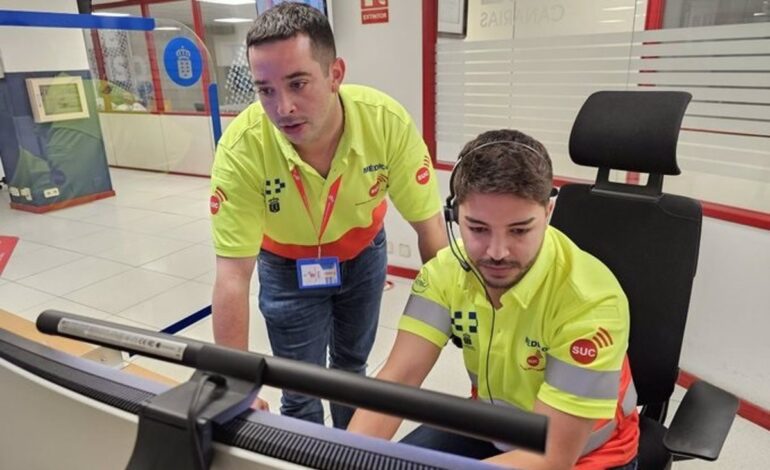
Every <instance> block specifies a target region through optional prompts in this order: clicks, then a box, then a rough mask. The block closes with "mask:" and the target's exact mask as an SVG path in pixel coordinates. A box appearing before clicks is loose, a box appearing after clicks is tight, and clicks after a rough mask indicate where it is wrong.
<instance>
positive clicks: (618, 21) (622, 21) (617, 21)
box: [599, 20, 626, 23]
mask: <svg viewBox="0 0 770 470" xmlns="http://www.w3.org/2000/svg"><path fill="white" fill-rule="evenodd" d="M625 22H626V21H625V20H601V21H600V22H599V23H625Z"/></svg>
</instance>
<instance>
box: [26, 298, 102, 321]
mask: <svg viewBox="0 0 770 470" xmlns="http://www.w3.org/2000/svg"><path fill="white" fill-rule="evenodd" d="M44 310H59V311H60V312H66V313H74V314H75V315H81V316H84V317H90V318H95V319H97V320H104V319H105V318H107V317H108V316H110V314H109V313H107V312H103V311H101V310H97V309H95V308H91V307H88V306H86V305H83V304H79V303H77V302H72V301H71V300H67V299H64V298H62V297H54V298H52V299H50V300H46V301H45V302H43V303H41V304H38V305H35V306H34V307H30V308H28V309H26V310H22V311H20V312H14V313H16V314H17V315H19V316H20V317H23V318H26V319H27V320H29V321H32V322H34V321H35V320H37V317H38V315H40V313H42V312H43V311H44Z"/></svg>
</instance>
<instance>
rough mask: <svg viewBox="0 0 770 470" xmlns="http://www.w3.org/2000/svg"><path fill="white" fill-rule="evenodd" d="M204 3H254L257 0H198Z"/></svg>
mask: <svg viewBox="0 0 770 470" xmlns="http://www.w3.org/2000/svg"><path fill="white" fill-rule="evenodd" d="M198 1H199V2H203V3H216V4H218V5H249V4H251V5H253V4H254V3H256V0H198Z"/></svg>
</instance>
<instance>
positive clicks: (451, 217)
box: [444, 140, 559, 405]
mask: <svg viewBox="0 0 770 470" xmlns="http://www.w3.org/2000/svg"><path fill="white" fill-rule="evenodd" d="M502 144H505V145H510V146H512V147H521V148H523V149H525V150H527V151H529V152H532V153H534V154H535V155H537V156H538V157H539V158H541V159H543V160H545V159H546V158H547V157H546V156H545V155H543V154H542V153H541V152H539V151H538V150H536V149H535V148H534V147H532V146H530V145H527V144H524V143H522V142H517V141H515V140H495V141H492V142H485V143H483V144H480V145H478V146H476V147H473V148H472V149H470V150H468V151H467V152H464V153H462V154H460V155H459V156H458V157H457V162H456V163H455V166H454V168H452V173H450V175H449V196H448V197H447V198H446V202H445V203H444V224H445V225H446V232H447V238H448V239H449V249H450V250H451V251H452V255H454V257H455V259H457V262H458V263H460V267H462V268H463V270H464V271H465V272H470V273H472V274H473V276H474V277H475V278H476V279H477V280H478V281H479V284H480V285H481V288H482V289H484V294H485V296H486V298H487V302H489V305H490V307H492V325H491V329H490V331H492V332H494V331H495V317H496V314H497V309H496V308H495V303H494V302H493V301H492V296H491V295H490V294H489V290H488V289H487V285H486V283H485V282H484V279H482V277H481V274H479V273H478V271H477V270H476V269H475V268H474V267H473V266H472V265H471V262H470V261H469V260H468V258H466V257H465V256H464V255H463V253H462V251H461V250H460V246H459V245H458V243H457V239H456V238H455V235H454V231H453V230H452V223H456V224H459V213H458V212H459V211H458V205H457V200H456V199H457V198H456V195H455V187H454V181H455V174H456V173H457V169H458V168H459V167H460V165H462V162H463V160H466V159H467V156H468V155H470V154H472V153H474V152H476V151H478V150H481V149H483V148H485V147H490V146H492V145H502ZM558 194H559V190H558V189H557V188H552V189H551V194H550V197H556V196H557V195H558ZM457 340H459V338H457V337H456V336H454V335H453V336H452V342H453V343H454V344H455V345H456V346H458V347H460V348H462V341H457ZM458 342H459V344H458ZM491 350H492V335H490V337H489V343H488V344H487V356H486V361H485V369H486V370H485V373H484V378H485V379H486V385H487V394H488V395H489V400H490V401H491V403H492V404H493V405H494V403H495V399H494V398H493V396H492V389H491V387H490V386H489V353H490V352H491Z"/></svg>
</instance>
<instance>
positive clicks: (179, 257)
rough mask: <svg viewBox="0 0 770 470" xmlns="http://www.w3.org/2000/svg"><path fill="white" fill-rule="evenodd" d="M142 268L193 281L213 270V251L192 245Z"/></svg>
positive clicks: (209, 248)
mask: <svg viewBox="0 0 770 470" xmlns="http://www.w3.org/2000/svg"><path fill="white" fill-rule="evenodd" d="M142 268H144V269H149V270H151V271H158V272H161V273H165V274H171V275H172V276H177V277H183V278H185V279H194V278H196V277H198V276H202V275H204V274H206V273H207V272H209V271H211V270H212V269H214V268H215V257H214V249H213V248H212V247H205V246H203V245H192V246H190V247H188V248H185V249H183V250H179V251H177V252H175V253H172V254H170V255H168V256H164V257H163V258H159V259H156V260H155V261H151V262H149V263H147V264H143V265H142Z"/></svg>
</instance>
